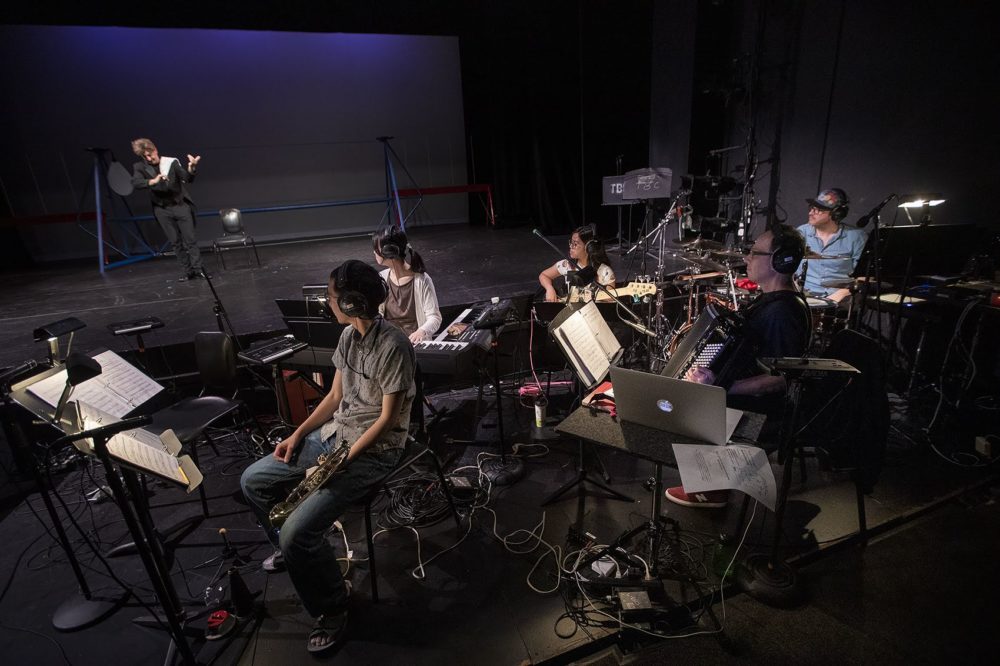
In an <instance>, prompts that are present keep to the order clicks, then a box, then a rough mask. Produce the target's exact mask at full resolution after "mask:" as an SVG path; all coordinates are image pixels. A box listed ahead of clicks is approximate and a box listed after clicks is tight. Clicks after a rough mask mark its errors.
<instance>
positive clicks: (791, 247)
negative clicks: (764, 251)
mask: <svg viewBox="0 0 1000 666" xmlns="http://www.w3.org/2000/svg"><path fill="white" fill-rule="evenodd" d="M804 256H805V241H804V240H802V236H800V235H799V232H798V231H795V230H794V229H791V228H788V227H783V228H782V227H776V228H774V229H771V268H773V269H774V272H775V273H780V274H782V275H791V274H792V273H794V272H795V269H797V268H798V267H799V263H800V262H801V261H802V258H803V257H804Z"/></svg>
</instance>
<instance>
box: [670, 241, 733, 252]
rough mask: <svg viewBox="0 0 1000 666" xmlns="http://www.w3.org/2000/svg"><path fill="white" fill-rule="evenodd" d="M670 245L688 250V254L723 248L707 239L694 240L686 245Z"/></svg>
mask: <svg viewBox="0 0 1000 666" xmlns="http://www.w3.org/2000/svg"><path fill="white" fill-rule="evenodd" d="M670 245H672V246H673V247H677V248H682V249H684V250H688V251H690V252H701V251H702V250H721V249H722V248H723V247H725V246H724V245H723V244H722V243H720V242H719V241H714V240H709V239H707V238H696V239H695V240H693V241H688V242H686V243H681V242H678V241H670Z"/></svg>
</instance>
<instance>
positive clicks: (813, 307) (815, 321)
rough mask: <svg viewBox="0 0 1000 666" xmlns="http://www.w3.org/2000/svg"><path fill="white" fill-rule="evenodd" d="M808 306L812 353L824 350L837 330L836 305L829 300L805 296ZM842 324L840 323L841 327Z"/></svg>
mask: <svg viewBox="0 0 1000 666" xmlns="http://www.w3.org/2000/svg"><path fill="white" fill-rule="evenodd" d="M806 303H808V304H809V314H810V315H812V330H813V335H812V345H811V347H812V348H813V351H817V352H819V351H821V350H823V349H825V348H826V346H827V343H828V342H829V341H830V340H829V339H830V336H831V335H833V332H834V331H835V330H836V329H837V328H838V320H837V303H836V301H832V300H830V299H829V298H822V297H820V296H806ZM842 324H843V322H841V323H840V325H842Z"/></svg>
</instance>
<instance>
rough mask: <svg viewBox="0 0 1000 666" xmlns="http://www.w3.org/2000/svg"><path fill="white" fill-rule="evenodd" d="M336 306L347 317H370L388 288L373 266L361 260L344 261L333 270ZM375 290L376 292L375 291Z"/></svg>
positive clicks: (387, 292) (386, 293) (384, 297)
mask: <svg viewBox="0 0 1000 666" xmlns="http://www.w3.org/2000/svg"><path fill="white" fill-rule="evenodd" d="M332 279H333V286H334V287H335V288H336V289H337V307H339V308H340V310H341V312H343V313H344V314H345V315H347V316H348V317H365V318H372V317H374V316H375V314H376V313H377V312H378V306H379V305H381V304H382V303H383V302H384V301H385V299H386V297H387V296H388V295H389V288H388V286H387V285H386V283H385V280H383V279H382V276H381V275H379V274H378V273H377V272H376V271H375V269H374V268H372V267H371V266H369V265H368V264H366V263H365V262H363V261H358V260H357V259H351V260H349V261H345V262H344V263H342V264H341V265H340V266H338V267H337V268H336V270H334V271H333V276H332ZM376 292H377V293H376Z"/></svg>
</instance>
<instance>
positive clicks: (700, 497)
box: [664, 486, 729, 509]
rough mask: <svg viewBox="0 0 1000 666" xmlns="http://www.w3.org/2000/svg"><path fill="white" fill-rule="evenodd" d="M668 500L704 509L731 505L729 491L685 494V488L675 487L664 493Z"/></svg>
mask: <svg viewBox="0 0 1000 666" xmlns="http://www.w3.org/2000/svg"><path fill="white" fill-rule="evenodd" d="M664 494H665V495H666V496H667V499H668V500H670V501H671V502H673V503H674V504H680V505H681V506H696V507H700V508H702V509H721V508H723V507H725V506H726V504H728V503H729V491H728V490H706V491H704V492H700V493H691V494H690V495H688V494H687V493H686V492H684V486H674V487H673V488H667V489H666V490H665V491H664Z"/></svg>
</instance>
